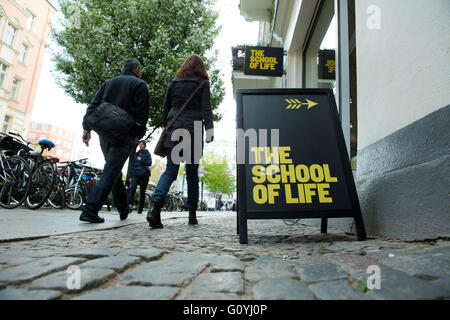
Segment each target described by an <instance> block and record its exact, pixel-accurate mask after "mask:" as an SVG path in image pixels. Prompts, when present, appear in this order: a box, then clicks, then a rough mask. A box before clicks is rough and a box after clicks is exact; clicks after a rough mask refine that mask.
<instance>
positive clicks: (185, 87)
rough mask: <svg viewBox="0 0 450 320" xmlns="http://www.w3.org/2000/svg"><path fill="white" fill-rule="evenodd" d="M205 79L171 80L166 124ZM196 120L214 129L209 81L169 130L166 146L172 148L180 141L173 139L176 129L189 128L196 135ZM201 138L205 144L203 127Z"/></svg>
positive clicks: (165, 117)
mask: <svg viewBox="0 0 450 320" xmlns="http://www.w3.org/2000/svg"><path fill="white" fill-rule="evenodd" d="M203 80H204V79H202V78H174V79H173V80H172V81H171V82H170V84H169V88H168V89H167V93H166V99H165V101H164V126H166V125H167V123H169V122H170V121H171V119H172V118H173V117H174V116H175V115H176V114H177V112H178V111H179V110H180V108H181V107H182V106H183V104H184V103H185V102H186V100H187V99H188V98H189V96H190V95H191V94H192V92H194V90H195V89H196V88H197V87H198V86H199V84H200V83H201V82H202V81H203ZM194 121H202V122H203V126H202V127H204V128H205V129H206V130H209V129H214V123H213V114H212V109H211V92H210V85H209V82H207V83H204V84H203V87H202V88H201V89H200V90H199V91H198V92H197V93H196V94H195V96H194V97H193V98H192V100H191V101H190V102H189V104H188V105H187V107H186V108H185V109H184V111H183V112H182V113H181V115H180V116H179V117H178V119H177V120H176V121H175V122H174V124H173V125H172V126H171V128H170V129H169V130H168V133H167V138H166V140H165V142H164V147H166V148H172V147H173V146H174V145H176V144H177V143H178V142H177V141H171V136H172V133H173V131H174V130H176V129H179V128H183V129H187V130H188V131H189V132H190V133H191V137H194V135H193V134H194ZM195 139H199V137H195ZM201 139H202V146H203V129H202V137H201ZM191 142H192V143H193V142H194V138H192V140H191Z"/></svg>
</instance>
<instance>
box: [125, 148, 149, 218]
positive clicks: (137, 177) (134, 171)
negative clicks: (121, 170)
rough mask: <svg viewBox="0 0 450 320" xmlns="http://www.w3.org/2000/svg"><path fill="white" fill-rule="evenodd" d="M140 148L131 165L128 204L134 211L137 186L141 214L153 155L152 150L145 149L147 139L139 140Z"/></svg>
mask: <svg viewBox="0 0 450 320" xmlns="http://www.w3.org/2000/svg"><path fill="white" fill-rule="evenodd" d="M138 146H139V150H138V151H137V152H136V154H135V155H134V160H133V166H132V167H131V174H130V176H131V178H130V183H131V186H130V193H129V195H128V206H129V210H130V212H131V211H133V203H134V197H135V195H136V189H137V186H139V187H140V189H139V193H140V196H139V209H138V213H139V214H141V213H142V211H143V210H144V204H145V190H146V189H147V186H148V179H149V178H150V175H151V171H150V167H151V166H152V156H151V154H150V152H149V151H148V150H147V149H145V147H146V146H147V143H146V142H145V140H140V141H139V144H138Z"/></svg>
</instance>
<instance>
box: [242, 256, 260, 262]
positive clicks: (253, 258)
mask: <svg viewBox="0 0 450 320" xmlns="http://www.w3.org/2000/svg"><path fill="white" fill-rule="evenodd" d="M256 258H257V257H256V256H254V255H245V256H242V257H241V258H239V259H240V260H241V261H245V262H247V261H253V260H255V259H256Z"/></svg>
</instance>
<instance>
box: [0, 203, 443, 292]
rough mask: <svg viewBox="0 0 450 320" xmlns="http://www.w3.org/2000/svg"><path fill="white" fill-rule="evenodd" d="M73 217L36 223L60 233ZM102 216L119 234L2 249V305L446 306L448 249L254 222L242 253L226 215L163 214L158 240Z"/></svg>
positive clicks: (56, 238)
mask: <svg viewBox="0 0 450 320" xmlns="http://www.w3.org/2000/svg"><path fill="white" fill-rule="evenodd" d="M70 213H71V212H62V215H61V216H58V215H57V212H56V211H55V212H51V213H44V212H42V215H43V216H44V217H46V216H48V217H51V219H53V220H52V221H54V223H56V225H60V223H59V222H56V220H59V219H61V224H62V225H64V224H68V220H67V221H66V219H69V217H70V216H66V215H69V214H70ZM2 215H3V212H2ZM101 215H102V216H104V217H105V218H107V220H108V223H109V227H110V228H115V229H110V230H90V231H88V232H78V231H80V230H81V231H87V230H88V229H87V228H90V226H89V227H88V226H83V227H80V226H72V228H73V229H72V231H70V232H76V233H70V234H65V235H52V236H49V237H45V238H41V239H35V240H25V241H8V242H3V243H0V299H121V300H122V299H150V300H156V299H177V300H186V299H189V300H191V299H193V300H197V299H198V300H209V299H218V300H229V299H233V300H234V299H237V300H241V299H242V300H250V299H262V300H264V299H288V300H302V299H308V300H312V299H331V300H339V299H343V300H349V299H351V300H359V299H362V300H367V299H388V300H390V299H448V298H450V264H449V260H450V242H449V241H447V240H437V241H428V242H418V243H407V242H401V241H395V240H390V239H369V240H368V241H364V242H359V241H357V240H356V236H354V235H348V234H345V233H341V232H339V231H337V230H333V229H331V230H329V234H326V235H323V234H320V229H319V228H316V227H311V226H306V225H302V224H301V222H300V223H299V224H297V225H294V226H288V225H286V224H284V223H283V222H282V221H281V220H251V221H249V224H248V230H249V244H248V245H240V244H239V240H238V236H237V235H236V216H235V213H231V212H200V213H199V223H200V224H199V225H198V226H189V225H188V224H187V213H186V212H184V213H163V214H162V218H163V224H164V226H165V228H164V229H159V230H152V229H149V227H148V224H147V223H146V222H145V215H144V216H141V215H139V216H138V215H137V214H136V213H132V214H131V215H130V222H127V223H132V224H130V225H123V226H122V224H123V223H120V222H118V216H116V215H114V214H108V213H106V212H105V214H103V212H102V214H101ZM75 218H77V216H76V215H75ZM9 219H11V218H9ZM63 220H64V221H66V222H64V223H63V222H62V221H63ZM134 221H135V222H134ZM72 222H73V224H75V225H76V224H77V223H78V222H77V219H75V220H72ZM139 222H142V223H139ZM10 223H11V221H10ZM2 224H3V223H2ZM102 227H105V226H102ZM117 227H120V228H117ZM2 228H4V227H2ZM82 228H85V229H82ZM69 229H70V228H69V227H67V229H64V230H63V228H61V229H60V230H62V231H67V230H69ZM2 236H3V234H2ZM69 266H72V267H71V268H73V266H78V267H79V270H80V275H81V277H80V281H81V282H80V287H79V289H76V288H75V289H74V288H73V287H72V288H68V286H67V283H68V277H69V276H70V274H69V273H67V270H68V267H69ZM370 266H376V267H379V268H380V273H381V274H380V275H381V288H380V289H372V290H371V289H368V288H367V281H366V280H367V278H368V277H369V276H371V273H367V269H368V267H370ZM69 270H73V269H69ZM2 289H3V290H2Z"/></svg>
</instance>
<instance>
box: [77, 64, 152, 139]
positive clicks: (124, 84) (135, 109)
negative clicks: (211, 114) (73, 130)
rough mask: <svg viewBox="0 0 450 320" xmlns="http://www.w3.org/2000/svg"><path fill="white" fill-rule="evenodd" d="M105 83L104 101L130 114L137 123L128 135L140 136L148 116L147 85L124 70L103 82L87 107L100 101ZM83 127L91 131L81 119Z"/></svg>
mask: <svg viewBox="0 0 450 320" xmlns="http://www.w3.org/2000/svg"><path fill="white" fill-rule="evenodd" d="M105 84H108V86H109V87H108V92H107V95H106V99H105V100H106V101H107V102H109V103H112V104H114V105H116V106H117V107H119V108H122V109H124V110H125V111H126V112H128V113H129V114H131V115H132V116H133V118H134V120H135V121H136V122H137V123H138V124H139V126H135V128H133V129H132V131H131V132H130V135H131V136H133V137H137V138H139V139H140V138H142V137H143V136H144V134H145V131H146V125H147V121H148V117H149V111H150V110H149V109H150V102H149V101H150V100H149V93H148V87H147V84H146V83H145V81H144V80H141V79H140V78H139V77H137V76H136V75H135V74H134V73H133V72H131V71H124V72H122V74H121V75H120V76H117V77H115V78H112V79H110V80H108V81H106V82H104V83H103V84H102V86H101V88H100V90H99V91H98V92H97V94H96V95H95V98H94V99H93V100H92V101H91V105H90V106H89V107H88V108H87V111H86V113H88V112H89V109H90V108H95V107H97V106H98V105H100V103H101V102H102V98H103V94H104V92H105ZM83 129H84V130H86V131H91V129H90V128H89V127H88V126H87V124H86V122H85V121H84V119H83Z"/></svg>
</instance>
